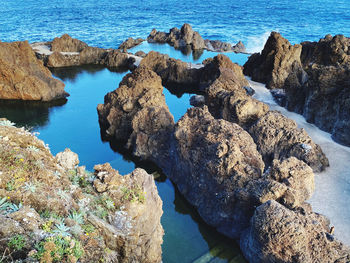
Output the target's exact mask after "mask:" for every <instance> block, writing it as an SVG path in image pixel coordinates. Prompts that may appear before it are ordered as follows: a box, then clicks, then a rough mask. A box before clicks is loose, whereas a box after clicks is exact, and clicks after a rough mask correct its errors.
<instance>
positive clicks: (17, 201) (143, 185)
mask: <svg viewBox="0 0 350 263" xmlns="http://www.w3.org/2000/svg"><path fill="white" fill-rule="evenodd" d="M78 163H79V160H78V156H77V155H76V154H75V153H73V152H71V151H70V150H69V149H66V150H65V151H64V152H62V153H59V154H57V156H56V157H54V156H52V154H51V153H50V150H49V149H48V148H47V146H45V144H44V143H43V142H42V141H40V140H39V139H37V138H36V137H35V136H34V135H32V134H31V133H29V132H28V131H26V130H24V129H23V128H21V129H19V128H15V127H12V126H11V123H10V122H9V121H7V120H0V175H1V176H0V200H1V201H0V208H1V209H0V226H1V227H0V253H1V255H2V260H4V261H5V262H7V261H8V262H10V261H11V262H12V261H15V260H24V261H26V262H27V261H28V262H34V261H35V262H55V261H59V262H77V261H78V260H79V262H98V261H101V260H103V261H104V262H116V261H117V262H155V263H156V262H161V244H162V236H163V228H162V226H161V224H160V217H161V215H162V213H163V211H162V201H161V199H160V197H159V196H158V192H157V188H156V185H155V183H154V179H153V176H152V175H149V174H147V173H146V172H145V171H144V170H142V169H136V170H134V171H133V172H132V173H130V174H128V175H125V176H121V175H120V174H119V173H118V172H117V171H116V170H114V169H112V168H111V166H110V165H109V164H103V165H96V166H95V167H94V169H95V172H94V174H92V173H90V172H87V171H85V167H83V166H81V167H77V165H78ZM58 250H59V253H58ZM54 257H55V259H54Z"/></svg>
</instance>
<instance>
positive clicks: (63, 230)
mask: <svg viewBox="0 0 350 263" xmlns="http://www.w3.org/2000/svg"><path fill="white" fill-rule="evenodd" d="M69 230H70V228H69V227H67V226H66V225H65V224H64V223H60V224H56V228H55V229H54V230H53V231H52V233H55V234H57V235H60V236H62V237H67V236H70V235H71V234H70V233H69Z"/></svg>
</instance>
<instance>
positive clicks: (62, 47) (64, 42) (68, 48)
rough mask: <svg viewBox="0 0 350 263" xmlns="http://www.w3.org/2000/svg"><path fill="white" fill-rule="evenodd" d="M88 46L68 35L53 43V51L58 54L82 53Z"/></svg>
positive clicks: (56, 39) (54, 40)
mask: <svg viewBox="0 0 350 263" xmlns="http://www.w3.org/2000/svg"><path fill="white" fill-rule="evenodd" d="M87 46H88V45H87V44H86V43H84V42H83V41H81V40H79V39H76V38H72V37H71V36H70V35H68V34H64V35H62V36H61V37H56V38H54V39H53V40H52V42H51V50H52V51H57V52H81V51H82V50H83V49H84V48H86V47H87Z"/></svg>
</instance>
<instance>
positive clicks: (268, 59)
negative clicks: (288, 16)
mask: <svg viewBox="0 0 350 263" xmlns="http://www.w3.org/2000/svg"><path fill="white" fill-rule="evenodd" d="M301 50H302V46H301V45H294V46H292V45H291V44H290V43H289V42H288V40H286V39H285V38H283V37H282V36H281V35H280V34H279V33H276V32H272V33H271V35H270V37H269V38H268V40H267V42H266V44H265V46H264V49H263V51H262V52H261V54H259V53H255V54H253V55H252V56H250V57H249V59H248V61H247V62H246V63H245V64H244V71H243V72H244V74H245V75H248V76H251V77H252V80H255V81H258V82H263V83H266V86H267V88H269V89H280V88H282V87H283V85H284V82H285V80H286V78H287V77H288V75H289V73H290V72H291V71H294V70H296V69H298V68H301V61H300V54H301Z"/></svg>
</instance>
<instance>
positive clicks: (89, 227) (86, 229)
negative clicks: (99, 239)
mask: <svg viewBox="0 0 350 263" xmlns="http://www.w3.org/2000/svg"><path fill="white" fill-rule="evenodd" d="M81 228H82V229H83V230H84V232H85V234H87V235H89V234H91V233H93V232H95V230H96V228H95V227H94V226H93V225H91V224H85V225H82V226H81Z"/></svg>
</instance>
